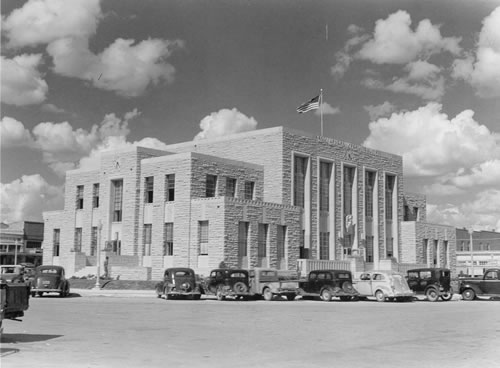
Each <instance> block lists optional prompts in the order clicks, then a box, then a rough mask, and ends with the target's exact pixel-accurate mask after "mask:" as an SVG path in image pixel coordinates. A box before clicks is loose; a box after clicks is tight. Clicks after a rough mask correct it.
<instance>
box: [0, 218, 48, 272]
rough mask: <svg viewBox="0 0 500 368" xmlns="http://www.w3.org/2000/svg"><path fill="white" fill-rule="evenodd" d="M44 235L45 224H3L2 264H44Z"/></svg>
mask: <svg viewBox="0 0 500 368" xmlns="http://www.w3.org/2000/svg"><path fill="white" fill-rule="evenodd" d="M43 233H44V223H43V222H35V221H19V222H14V223H11V224H5V223H1V224H0V264H3V265H5V264H21V263H31V264H33V265H35V266H37V265H40V264H42V256H43V253H42V242H43Z"/></svg>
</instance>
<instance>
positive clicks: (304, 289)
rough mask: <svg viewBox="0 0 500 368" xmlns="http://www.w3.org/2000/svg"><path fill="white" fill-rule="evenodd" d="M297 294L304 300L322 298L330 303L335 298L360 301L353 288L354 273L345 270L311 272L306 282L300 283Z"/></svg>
mask: <svg viewBox="0 0 500 368" xmlns="http://www.w3.org/2000/svg"><path fill="white" fill-rule="evenodd" d="M297 294H298V295H301V296H302V299H313V298H316V297H320V298H321V300H324V301H325V302H329V301H330V300H331V299H332V298H333V297H338V298H339V299H340V300H342V301H348V300H358V297H359V293H358V291H357V290H356V289H354V287H353V286H352V273H351V272H350V271H344V270H316V271H311V272H309V276H308V278H307V280H306V281H299V289H298V290H297Z"/></svg>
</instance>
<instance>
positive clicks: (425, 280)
mask: <svg viewBox="0 0 500 368" xmlns="http://www.w3.org/2000/svg"><path fill="white" fill-rule="evenodd" d="M407 274H408V285H409V286H410V289H412V290H413V291H414V292H415V294H416V295H425V296H426V298H427V300H429V301H431V302H435V301H437V300H438V299H439V298H441V299H442V300H444V301H448V300H450V299H451V298H452V297H453V289H452V287H451V276H450V275H451V272H450V270H449V269H447V268H418V269H413V270H408V271H407Z"/></svg>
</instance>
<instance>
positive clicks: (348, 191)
mask: <svg viewBox="0 0 500 368" xmlns="http://www.w3.org/2000/svg"><path fill="white" fill-rule="evenodd" d="M354 170H355V169H354V167H349V166H344V216H347V215H352V200H353V198H352V190H353V186H354Z"/></svg>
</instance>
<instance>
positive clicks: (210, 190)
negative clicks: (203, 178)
mask: <svg viewBox="0 0 500 368" xmlns="http://www.w3.org/2000/svg"><path fill="white" fill-rule="evenodd" d="M216 190H217V176H215V175H207V183H206V197H207V198H211V197H215V193H216Z"/></svg>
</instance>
